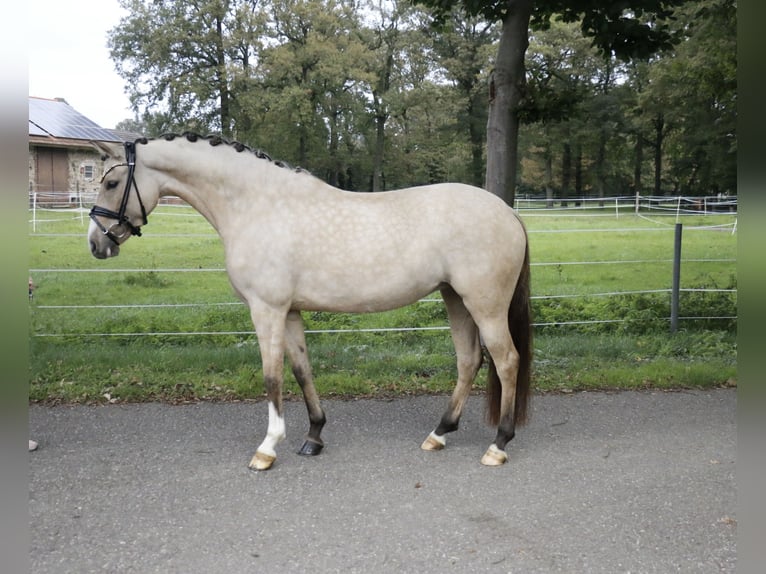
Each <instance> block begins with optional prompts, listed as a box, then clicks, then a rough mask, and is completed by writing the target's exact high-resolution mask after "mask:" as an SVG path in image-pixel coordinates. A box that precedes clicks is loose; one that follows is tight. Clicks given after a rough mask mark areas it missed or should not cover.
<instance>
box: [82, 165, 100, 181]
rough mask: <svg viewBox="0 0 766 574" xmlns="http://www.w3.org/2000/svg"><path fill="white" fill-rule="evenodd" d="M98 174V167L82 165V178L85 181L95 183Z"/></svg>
mask: <svg viewBox="0 0 766 574" xmlns="http://www.w3.org/2000/svg"><path fill="white" fill-rule="evenodd" d="M95 173H96V166H95V165H94V164H92V163H83V164H81V165H80V176H81V177H82V178H83V179H84V180H85V181H93V178H94V177H95Z"/></svg>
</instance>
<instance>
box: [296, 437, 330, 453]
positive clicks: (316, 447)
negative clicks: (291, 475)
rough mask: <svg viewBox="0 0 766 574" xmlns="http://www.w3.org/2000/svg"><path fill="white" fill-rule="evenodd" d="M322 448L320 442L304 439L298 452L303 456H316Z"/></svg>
mask: <svg viewBox="0 0 766 574" xmlns="http://www.w3.org/2000/svg"><path fill="white" fill-rule="evenodd" d="M323 448H324V445H323V444H322V443H321V442H316V441H314V440H310V439H306V441H305V442H304V443H303V446H302V447H301V449H300V450H299V451H298V454H302V455H305V456H316V455H318V454H319V453H320V452H322V449H323Z"/></svg>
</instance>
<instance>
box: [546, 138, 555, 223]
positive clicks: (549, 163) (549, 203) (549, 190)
mask: <svg viewBox="0 0 766 574" xmlns="http://www.w3.org/2000/svg"><path fill="white" fill-rule="evenodd" d="M545 207H547V208H548V209H551V208H553V150H551V144H550V142H546V144H545Z"/></svg>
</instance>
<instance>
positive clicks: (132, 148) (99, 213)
mask: <svg viewBox="0 0 766 574" xmlns="http://www.w3.org/2000/svg"><path fill="white" fill-rule="evenodd" d="M116 167H127V168H128V179H127V181H126V182H125V191H124V192H123V193H122V201H121V202H120V211H112V210H111V209H106V208H105V207H99V206H97V205H94V206H93V208H92V209H91V210H90V218H91V219H92V220H93V221H95V222H96V225H97V226H98V228H99V229H100V230H101V231H102V232H103V233H104V235H106V236H107V237H108V238H109V239H111V240H112V241H113V242H114V243H115V244H117V245H119V244H120V239H122V238H123V237H125V234H126V233H130V234H131V235H138V236H139V237H140V236H141V226H140V225H139V226H136V225H133V224H132V223H131V222H130V219H129V218H128V217H127V216H126V215H125V209H126V208H127V206H128V198H129V197H130V189H131V188H132V187H135V188H136V197H137V198H138V204H139V205H140V206H141V217H142V218H143V220H144V222H143V224H142V225H146V223H147V218H146V209H145V208H144V202H143V201H141V194H140V193H138V186H137V185H136V180H135V178H134V173H135V171H136V143H135V142H125V163H119V164H116V165H113V166H112V167H110V168H109V170H108V171H107V172H106V173H104V175H103V177H102V178H101V182H102V183H103V181H104V179H105V178H106V176H107V175H108V174H109V172H110V171H112V170H113V169H114V168H116ZM97 217H107V218H109V219H116V220H117V223H113V224H112V225H110V226H109V228H106V227H105V226H104V224H103V223H101V222H100V221H99V220H98V219H96V218H97ZM120 227H123V230H122V231H121V232H120V230H119V228H120Z"/></svg>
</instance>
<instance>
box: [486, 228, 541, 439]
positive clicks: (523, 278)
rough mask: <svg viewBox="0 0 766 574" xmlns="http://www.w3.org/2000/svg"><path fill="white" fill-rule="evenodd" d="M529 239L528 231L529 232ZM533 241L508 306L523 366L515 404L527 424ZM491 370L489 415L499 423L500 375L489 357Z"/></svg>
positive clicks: (517, 416) (515, 418) (516, 416)
mask: <svg viewBox="0 0 766 574" xmlns="http://www.w3.org/2000/svg"><path fill="white" fill-rule="evenodd" d="M525 240H526V233H525ZM529 295H530V294H529V242H528V241H527V244H526V246H525V248H524V263H523V264H522V266H521V274H520V275H519V279H518V281H517V282H516V289H515V290H514V292H513V297H512V298H511V306H510V308H509V309H508V328H509V330H510V332H511V338H512V339H513V344H514V346H515V347H516V350H517V351H518V353H519V370H518V373H517V375H516V402H515V404H514V412H513V421H514V425H523V424H524V423H525V422H526V421H527V407H528V406H529V399H530V392H529V390H530V379H531V374H532V303H531V299H530V296H529ZM488 362H489V364H488V367H489V372H488V374H487V419H488V421H489V424H490V425H492V426H497V424H498V423H499V422H500V395H501V386H500V377H498V376H497V368H496V367H495V362H494V361H493V360H492V358H491V357H489V361H488Z"/></svg>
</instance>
